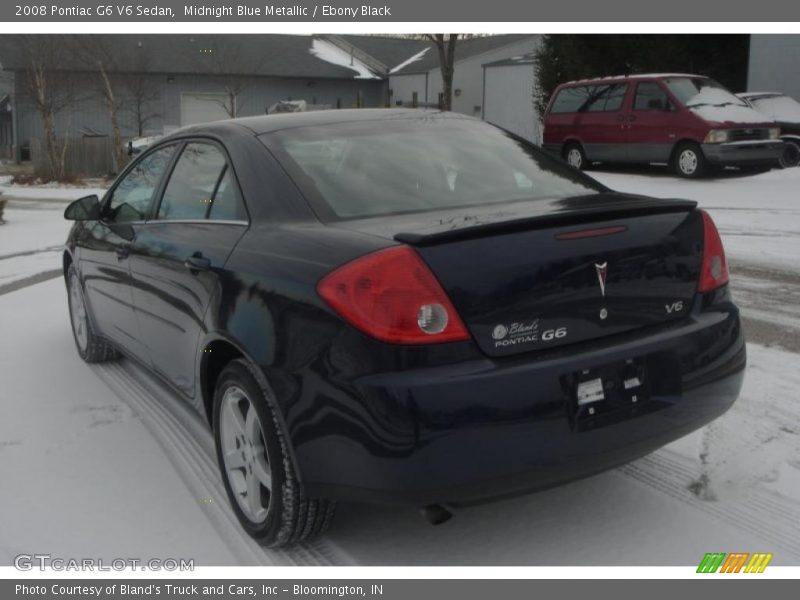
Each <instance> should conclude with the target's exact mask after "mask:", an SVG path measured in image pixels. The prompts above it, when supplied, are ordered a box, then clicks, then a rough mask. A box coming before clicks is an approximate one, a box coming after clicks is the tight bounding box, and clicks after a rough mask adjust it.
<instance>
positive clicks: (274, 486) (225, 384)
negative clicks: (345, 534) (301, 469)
mask: <svg viewBox="0 0 800 600" xmlns="http://www.w3.org/2000/svg"><path fill="white" fill-rule="evenodd" d="M213 424H214V441H215V444H216V449H217V461H218V463H219V468H220V472H221V474H222V481H223V482H224V485H225V491H226V492H227V494H228V500H229V501H230V503H231V506H232V507H233V510H234V512H235V513H236V516H237V518H238V519H239V522H240V523H241V525H242V527H243V528H244V529H245V530H246V531H247V533H249V534H250V535H251V536H252V537H253V538H254V539H255V540H256V541H257V542H258V543H259V544H261V545H262V546H268V547H273V548H276V547H280V546H285V545H288V544H293V543H297V542H301V541H304V540H308V539H311V538H314V537H316V536H318V535H320V534H322V533H324V532H325V531H326V530H327V528H328V527H329V525H330V523H331V521H332V519H333V515H334V512H335V510H336V503H335V502H334V501H332V500H327V499H312V498H306V497H305V494H304V492H303V488H302V486H301V485H300V482H299V481H298V479H297V476H296V473H295V472H294V467H293V465H292V460H291V458H290V455H289V447H288V441H287V439H286V436H285V435H284V433H283V429H282V427H281V425H280V422H279V420H278V418H277V408H276V403H275V397H274V394H273V393H272V391H271V390H270V389H268V388H267V387H265V386H264V385H262V384H261V383H259V378H258V377H257V376H256V374H255V372H254V371H253V367H252V366H251V365H250V363H248V362H247V361H245V360H242V359H237V360H233V361H231V362H230V363H228V365H227V366H226V367H225V368H224V369H223V370H222V372H221V373H220V375H219V378H218V379H217V384H216V386H215V390H214V419H213ZM265 505H266V506H265Z"/></svg>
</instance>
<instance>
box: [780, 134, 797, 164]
mask: <svg viewBox="0 0 800 600" xmlns="http://www.w3.org/2000/svg"><path fill="white" fill-rule="evenodd" d="M779 162H780V164H781V167H782V168H784V169H790V168H792V167H797V166H800V141H797V142H795V141H791V142H790V141H788V140H785V141H784V145H783V153H782V154H781V158H780V161H779Z"/></svg>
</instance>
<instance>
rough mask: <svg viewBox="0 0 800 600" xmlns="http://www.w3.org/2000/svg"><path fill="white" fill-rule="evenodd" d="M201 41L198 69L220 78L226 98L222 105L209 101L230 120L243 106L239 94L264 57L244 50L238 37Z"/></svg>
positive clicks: (213, 38) (248, 83)
mask: <svg viewBox="0 0 800 600" xmlns="http://www.w3.org/2000/svg"><path fill="white" fill-rule="evenodd" d="M204 41H205V42H206V44H205V45H204V47H203V48H202V49H201V51H200V52H198V54H197V64H198V67H199V70H200V72H205V73H210V74H212V75H214V76H215V78H216V79H221V80H222V84H223V86H224V88H225V95H226V98H225V101H224V102H220V101H217V100H213V99H212V100H211V102H217V104H219V105H220V106H222V108H223V109H224V110H225V112H227V113H228V116H229V117H230V118H231V119H234V118H236V117H237V116H238V115H239V112H240V111H241V108H242V106H243V105H244V102H243V101H242V99H241V97H242V94H243V92H244V91H245V90H246V89H247V88H248V87H250V86H251V85H252V84H253V77H252V75H253V74H255V73H257V72H258V71H259V69H260V68H261V66H262V65H263V63H264V56H263V55H262V54H260V53H258V52H252V51H247V50H246V49H245V48H244V46H243V43H242V39H241V38H240V37H238V36H232V35H224V36H222V35H219V36H217V35H215V36H210V37H208V38H205V40H204Z"/></svg>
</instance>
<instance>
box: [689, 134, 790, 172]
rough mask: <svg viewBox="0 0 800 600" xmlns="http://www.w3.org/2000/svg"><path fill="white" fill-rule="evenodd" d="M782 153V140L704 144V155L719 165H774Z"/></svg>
mask: <svg viewBox="0 0 800 600" xmlns="http://www.w3.org/2000/svg"><path fill="white" fill-rule="evenodd" d="M782 152H783V141H781V140H764V141H752V142H731V143H728V144H703V154H704V155H705V157H706V159H707V160H708V161H709V162H711V163H714V164H719V165H732V166H737V165H744V166H747V165H768V164H773V163H776V162H777V161H778V159H779V158H780V156H781V153H782Z"/></svg>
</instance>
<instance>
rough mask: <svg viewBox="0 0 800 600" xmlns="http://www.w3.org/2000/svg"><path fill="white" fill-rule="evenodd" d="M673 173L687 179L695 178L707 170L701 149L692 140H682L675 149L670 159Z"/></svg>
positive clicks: (706, 162) (706, 163)
mask: <svg viewBox="0 0 800 600" xmlns="http://www.w3.org/2000/svg"><path fill="white" fill-rule="evenodd" d="M672 163H673V168H674V170H675V173H677V174H678V175H679V176H680V177H685V178H687V179H697V178H699V177H702V176H703V175H705V174H706V173H707V172H708V161H707V160H706V157H705V155H704V154H703V149H702V148H701V147H700V145H699V144H696V143H694V142H684V143H683V144H680V145H679V146H678V147H677V148H676V149H675V154H674V155H673V159H672Z"/></svg>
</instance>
